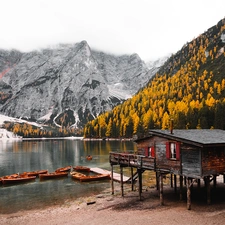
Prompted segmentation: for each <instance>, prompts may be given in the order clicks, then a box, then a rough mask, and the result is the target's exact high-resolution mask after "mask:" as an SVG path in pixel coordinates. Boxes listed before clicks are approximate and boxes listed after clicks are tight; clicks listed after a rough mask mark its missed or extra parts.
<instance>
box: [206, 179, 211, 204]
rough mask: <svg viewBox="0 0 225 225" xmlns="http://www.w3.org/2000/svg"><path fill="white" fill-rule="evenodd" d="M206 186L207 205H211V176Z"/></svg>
mask: <svg viewBox="0 0 225 225" xmlns="http://www.w3.org/2000/svg"><path fill="white" fill-rule="evenodd" d="M206 186H207V204H208V205H210V204H211V197H210V176H208V177H207V178H206Z"/></svg>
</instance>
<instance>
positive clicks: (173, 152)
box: [170, 142, 176, 159]
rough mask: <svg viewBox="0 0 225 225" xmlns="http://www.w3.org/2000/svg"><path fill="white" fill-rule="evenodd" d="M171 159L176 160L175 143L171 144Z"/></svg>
mask: <svg viewBox="0 0 225 225" xmlns="http://www.w3.org/2000/svg"><path fill="white" fill-rule="evenodd" d="M170 156H171V157H170V158H172V159H176V145H175V143H173V142H170Z"/></svg>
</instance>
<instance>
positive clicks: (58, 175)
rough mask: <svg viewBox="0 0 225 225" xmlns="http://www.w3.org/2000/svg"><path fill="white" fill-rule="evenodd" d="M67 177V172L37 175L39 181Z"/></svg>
mask: <svg viewBox="0 0 225 225" xmlns="http://www.w3.org/2000/svg"><path fill="white" fill-rule="evenodd" d="M67 176H68V173H67V172H54V173H46V174H39V178H40V180H45V179H56V178H61V177H67Z"/></svg>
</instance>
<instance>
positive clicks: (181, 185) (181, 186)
mask: <svg viewBox="0 0 225 225" xmlns="http://www.w3.org/2000/svg"><path fill="white" fill-rule="evenodd" d="M182 200H183V176H181V175H180V201H182Z"/></svg>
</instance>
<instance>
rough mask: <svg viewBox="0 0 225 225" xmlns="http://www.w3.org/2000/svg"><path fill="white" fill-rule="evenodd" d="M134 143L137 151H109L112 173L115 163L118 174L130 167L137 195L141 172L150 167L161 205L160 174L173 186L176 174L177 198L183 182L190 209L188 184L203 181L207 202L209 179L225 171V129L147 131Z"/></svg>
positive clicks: (209, 200)
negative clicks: (136, 180)
mask: <svg viewBox="0 0 225 225" xmlns="http://www.w3.org/2000/svg"><path fill="white" fill-rule="evenodd" d="M135 142H136V143H137V149H138V151H137V153H136V154H128V153H127V154H126V153H113V152H111V153H110V159H109V161H110V164H111V171H112V172H113V166H114V165H119V166H120V168H121V175H122V169H123V167H127V166H128V167H130V168H131V172H132V177H133V178H131V182H133V179H134V178H137V177H138V178H139V194H140V196H141V189H142V173H143V172H144V171H145V170H152V171H155V173H156V183H157V188H158V189H159V193H160V202H161V204H163V177H165V175H166V174H170V175H171V178H174V185H175V188H176V180H177V179H176V176H179V180H180V198H182V189H183V184H185V185H186V187H187V208H188V209H191V186H192V185H193V183H194V182H196V183H198V185H200V180H203V181H204V184H205V186H206V187H207V202H208V204H210V202H211V199H210V182H211V181H213V182H214V185H215V184H216V177H217V176H218V175H223V176H224V174H225V131H224V130H219V129H189V130H176V129H174V130H172V129H171V130H150V131H149V136H148V137H145V138H141V139H137V140H136V141H135ZM133 168H136V169H137V172H136V173H133ZM171 182H172V180H171ZM112 183H113V181H112ZM112 188H113V185H112ZM112 190H113V189H112ZM112 192H113V191H112ZM122 192H123V191H122Z"/></svg>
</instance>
